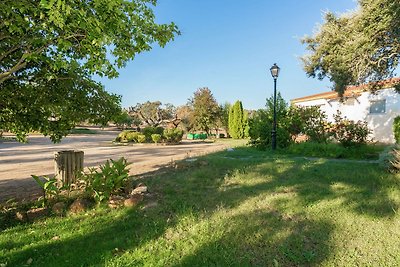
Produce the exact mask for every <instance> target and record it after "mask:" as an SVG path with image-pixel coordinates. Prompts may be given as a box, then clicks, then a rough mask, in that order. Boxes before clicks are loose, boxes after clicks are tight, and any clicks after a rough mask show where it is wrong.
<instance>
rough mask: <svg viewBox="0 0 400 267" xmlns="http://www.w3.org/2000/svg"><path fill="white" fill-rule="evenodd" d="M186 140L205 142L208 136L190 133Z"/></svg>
mask: <svg viewBox="0 0 400 267" xmlns="http://www.w3.org/2000/svg"><path fill="white" fill-rule="evenodd" d="M186 138H187V139H189V140H205V139H207V134H204V133H201V134H193V133H188V134H187V135H186Z"/></svg>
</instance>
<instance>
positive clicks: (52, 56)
mask: <svg viewBox="0 0 400 267" xmlns="http://www.w3.org/2000/svg"><path fill="white" fill-rule="evenodd" d="M155 4H156V1H155V0H131V1H128V0H68V1H67V0H58V1H55V0H21V1H14V0H3V1H1V2H0V18H1V20H0V97H1V98H0V128H2V129H5V130H9V131H12V132H15V133H16V134H17V137H18V138H19V139H20V140H23V139H24V136H25V135H26V133H28V132H30V131H33V130H36V131H40V132H42V133H44V134H45V135H50V137H51V138H52V140H53V141H58V140H60V138H61V137H62V136H64V135H66V133H67V132H68V130H69V129H70V128H71V127H73V126H74V125H75V123H76V122H77V120H93V121H96V120H101V121H102V122H104V121H105V120H106V119H110V118H111V117H110V116H109V115H115V114H117V113H118V112H119V110H120V108H119V102H120V98H119V97H118V96H116V95H112V94H108V93H107V92H106V91H105V90H104V88H103V87H102V86H101V85H100V84H99V83H96V82H94V81H93V80H92V75H94V74H95V75H99V76H106V77H109V78H114V77H117V76H118V68H121V67H124V66H125V64H126V63H127V62H128V61H129V60H131V59H133V58H134V57H135V55H136V54H138V53H140V52H143V51H148V50H150V49H151V48H152V44H154V43H158V44H159V45H160V46H164V45H166V43H167V42H169V41H171V40H172V39H173V38H174V36H175V35H177V34H179V31H178V29H177V27H176V25H175V24H174V23H169V24H157V23H156V22H155V16H154V13H153V11H152V5H155ZM111 113H113V114H111Z"/></svg>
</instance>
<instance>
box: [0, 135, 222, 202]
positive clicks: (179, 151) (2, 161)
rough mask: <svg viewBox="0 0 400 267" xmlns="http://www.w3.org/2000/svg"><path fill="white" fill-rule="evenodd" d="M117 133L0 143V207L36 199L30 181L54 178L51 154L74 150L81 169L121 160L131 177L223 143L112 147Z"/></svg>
mask: <svg viewBox="0 0 400 267" xmlns="http://www.w3.org/2000/svg"><path fill="white" fill-rule="evenodd" d="M116 135H117V132H113V131H102V132H101V133H100V134H94V135H71V136H68V137H66V138H64V139H63V140H62V142H61V143H59V144H53V143H51V141H50V140H49V138H46V137H43V136H31V137H30V138H29V143H28V144H21V143H18V142H10V141H4V142H0V203H1V202H4V201H6V200H8V199H10V198H15V199H19V200H21V199H24V198H27V199H29V198H32V197H36V196H37V195H38V194H39V193H40V190H39V187H38V186H37V185H36V183H35V182H34V181H33V179H32V178H31V174H35V175H52V174H54V162H53V159H54V153H55V152H57V151H60V150H67V149H77V150H83V151H84V153H85V166H86V167H87V166H97V165H99V164H102V163H104V162H105V161H106V160H107V159H110V158H111V159H119V158H120V157H125V158H126V159H128V161H129V162H132V163H133V164H132V165H131V166H130V167H131V170H130V173H131V174H132V175H134V174H139V173H144V172H147V171H151V170H155V169H157V168H159V167H160V166H162V165H165V164H168V163H169V162H171V161H173V160H179V159H183V158H185V157H188V156H189V157H192V156H196V155H200V154H205V153H210V152H214V151H218V150H222V149H224V148H226V146H227V144H224V143H218V142H217V143H198V142H197V143H194V142H190V141H184V142H182V144H179V145H174V146H162V145H154V144H143V145H142V144H136V145H129V146H116V145H113V144H112V143H111V141H110V140H112V139H114V138H115V136H116Z"/></svg>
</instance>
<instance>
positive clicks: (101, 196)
mask: <svg viewBox="0 0 400 267" xmlns="http://www.w3.org/2000/svg"><path fill="white" fill-rule="evenodd" d="M128 165H129V163H128V162H127V160H126V159H125V158H123V157H122V158H120V159H119V160H112V159H110V160H107V162H106V163H105V164H104V165H100V167H99V168H89V171H88V172H86V173H83V174H82V176H81V179H82V180H83V181H84V182H85V183H86V188H85V190H86V192H88V193H89V194H90V195H92V196H93V197H94V199H95V200H96V202H102V201H104V200H106V199H108V198H109V197H110V195H111V194H113V193H117V192H118V191H120V190H121V188H122V187H123V186H124V184H125V183H126V181H127V179H128V176H129V168H127V167H128Z"/></svg>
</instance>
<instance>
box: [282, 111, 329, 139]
mask: <svg viewBox="0 0 400 267" xmlns="http://www.w3.org/2000/svg"><path fill="white" fill-rule="evenodd" d="M287 118H288V120H289V122H288V131H289V132H290V134H291V135H293V136H296V135H298V134H305V135H307V137H308V140H309V141H312V142H317V143H327V142H328V140H329V139H330V138H331V137H332V131H331V123H329V122H328V121H327V117H326V114H325V113H324V112H322V111H321V110H320V109H319V107H301V106H291V107H290V108H289V111H288V114H287Z"/></svg>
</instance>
